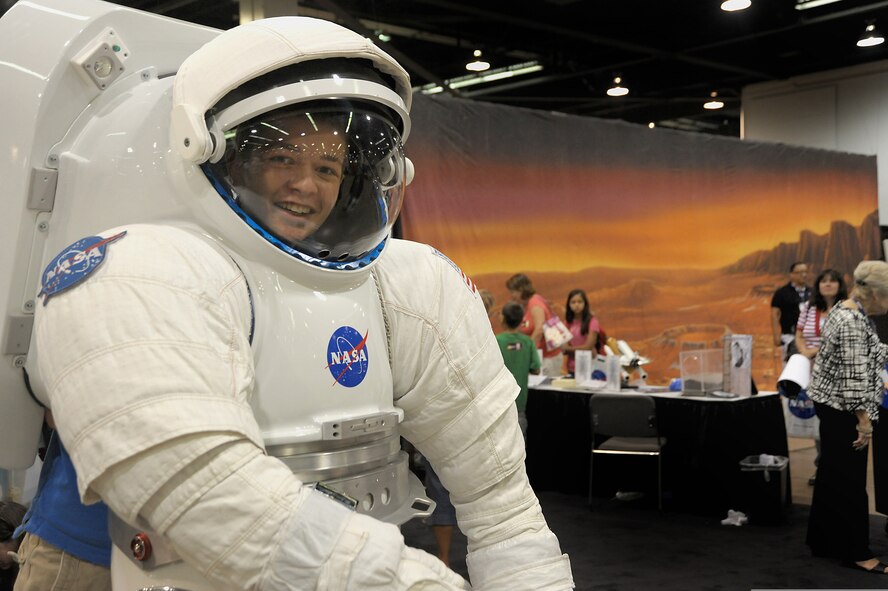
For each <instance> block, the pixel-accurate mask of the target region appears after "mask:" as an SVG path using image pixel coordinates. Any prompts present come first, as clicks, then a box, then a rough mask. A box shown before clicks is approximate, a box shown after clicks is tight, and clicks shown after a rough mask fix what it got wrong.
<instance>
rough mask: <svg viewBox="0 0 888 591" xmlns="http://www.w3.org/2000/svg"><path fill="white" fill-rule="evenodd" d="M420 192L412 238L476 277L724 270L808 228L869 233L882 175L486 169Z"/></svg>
mask: <svg viewBox="0 0 888 591" xmlns="http://www.w3.org/2000/svg"><path fill="white" fill-rule="evenodd" d="M476 164H478V163H476ZM418 170H419V168H418ZM416 185H417V186H416V187H414V186H411V187H410V192H409V194H408V198H407V199H408V201H412V202H411V203H410V204H409V205H408V206H407V208H408V210H407V211H408V214H407V215H406V216H405V237H407V238H411V239H416V240H421V241H423V242H429V243H431V244H433V245H434V246H435V247H437V248H439V249H440V250H442V251H443V252H445V253H446V254H447V255H448V256H450V258H452V259H453V260H454V261H456V262H457V263H458V264H459V265H461V266H462V268H463V270H465V271H466V272H467V273H469V274H477V273H488V272H495V271H504V270H516V269H522V270H528V271H531V270H549V271H576V270H579V269H583V268H588V267H595V266H608V267H623V268H696V269H712V268H718V267H721V266H725V265H728V264H730V263H733V262H734V261H736V260H738V259H739V258H741V257H743V256H745V255H748V254H750V253H752V252H754V251H756V250H762V249H770V248H773V247H774V246H776V245H777V244H778V243H780V242H795V241H797V240H798V239H799V233H800V232H801V231H802V230H810V231H812V232H814V233H816V234H823V233H826V232H827V231H828V230H829V226H830V224H831V223H832V222H833V221H834V220H845V221H847V222H849V223H851V224H852V225H855V226H856V225H859V224H860V222H861V221H862V220H863V218H864V217H865V216H866V215H867V214H869V213H871V212H872V211H874V210H875V209H876V207H877V197H876V184H875V175H872V178H870V177H869V176H868V175H861V174H860V173H859V171H851V172H843V171H841V170H829V169H827V170H813V169H806V170H801V171H795V173H794V174H789V173H788V172H787V171H782V170H768V171H755V170H753V171H749V170H746V171H742V173H739V172H736V171H728V172H727V173H726V172H725V171H724V170H716V171H700V170H658V169H656V168H652V169H640V168H639V169H632V168H624V169H616V168H614V167H609V168H607V169H595V168H589V167H586V168H582V169H579V168H578V169H570V170H568V169H564V168H562V169H552V168H546V167H540V168H538V169H535V170H528V169H527V168H520V167H519V168H516V167H514V166H505V165H495V164H490V163H486V164H484V165H483V166H482V165H480V164H479V165H478V166H472V167H468V168H467V169H466V170H465V175H461V176H460V178H458V179H453V180H451V181H449V182H448V184H447V186H446V187H444V186H441V185H440V184H435V183H429V184H428V185H423V184H422V182H421V181H420V182H418V183H416ZM801 196H803V198H801V199H800V197H801ZM800 202H801V203H803V204H804V205H803V206H802V207H800ZM411 208H413V209H412V210H411ZM467 211H468V214H467V213H466V212H467ZM451 220H452V222H451ZM451 224H454V225H451ZM467 224H468V227H467ZM457 228H458V231H455V230H456V229H457ZM531 228H532V232H530V231H529V230H530V229H531ZM519 245H520V246H519Z"/></svg>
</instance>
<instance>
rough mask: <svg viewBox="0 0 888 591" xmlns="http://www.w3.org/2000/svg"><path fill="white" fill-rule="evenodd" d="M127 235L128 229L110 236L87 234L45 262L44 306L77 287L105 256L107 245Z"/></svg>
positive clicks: (40, 295)
mask: <svg viewBox="0 0 888 591" xmlns="http://www.w3.org/2000/svg"><path fill="white" fill-rule="evenodd" d="M124 236H126V230H124V231H123V232H120V233H119V234H115V235H114V236H110V237H108V238H102V237H101V236H88V237H86V238H82V239H80V240H78V241H77V242H75V243H74V244H72V245H71V246H69V247H67V248H65V249H63V250H62V252H60V253H59V254H58V255H57V256H56V257H55V258H54V259H52V261H50V263H49V264H48V265H47V266H46V269H45V270H44V271H43V275H42V277H41V279H40V285H41V289H40V293H39V294H37V297H42V298H43V305H44V306H45V305H46V304H47V302H49V298H51V297H52V296H54V295H57V294H59V293H61V292H63V291H65V290H66V289H69V288H71V287H74V286H75V285H77V284H78V283H80V282H81V281H83V280H84V279H86V278H87V277H89V276H90V275H91V274H92V273H93V272H94V271H95V270H96V269H98V268H99V265H101V264H102V262H103V261H104V260H105V251H106V250H107V249H108V245H109V244H111V243H112V242H115V241H117V240H120V239H121V238H123V237H124Z"/></svg>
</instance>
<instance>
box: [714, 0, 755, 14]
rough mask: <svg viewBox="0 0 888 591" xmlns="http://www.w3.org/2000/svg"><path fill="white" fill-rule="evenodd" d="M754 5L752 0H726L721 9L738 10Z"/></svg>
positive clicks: (727, 10) (726, 10)
mask: <svg viewBox="0 0 888 591" xmlns="http://www.w3.org/2000/svg"><path fill="white" fill-rule="evenodd" d="M750 6H752V1H751V0H725V1H724V2H722V4H721V9H722V10H724V11H725V12H737V11H738V10H746V9H747V8H749V7H750Z"/></svg>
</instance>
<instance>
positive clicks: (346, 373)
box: [327, 326, 370, 388]
mask: <svg viewBox="0 0 888 591" xmlns="http://www.w3.org/2000/svg"><path fill="white" fill-rule="evenodd" d="M368 334H370V333H369V331H368V332H366V333H364V336H361V333H359V332H358V331H357V330H355V329H354V328H352V327H351V326H341V327H339V328H337V329H336V330H335V331H334V332H333V335H332V336H330V342H329V343H328V344H327V369H329V370H330V374H331V375H332V376H333V379H334V380H336V381H335V382H333V385H334V386H335V385H336V384H340V385H342V386H345V387H346V388H354V387H355V386H357V385H358V384H360V383H361V382H363V381H364V378H365V377H366V376H367V368H368V367H369V365H370V354H369V352H368V351H367V335H368Z"/></svg>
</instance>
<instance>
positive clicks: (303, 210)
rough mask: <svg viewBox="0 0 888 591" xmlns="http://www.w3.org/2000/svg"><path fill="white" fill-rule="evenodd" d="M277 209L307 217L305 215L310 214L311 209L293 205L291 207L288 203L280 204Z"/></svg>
mask: <svg viewBox="0 0 888 591" xmlns="http://www.w3.org/2000/svg"><path fill="white" fill-rule="evenodd" d="M278 207H280V208H281V209H285V210H287V211H289V212H290V213H296V214H299V215H307V214H309V213H311V208H310V207H305V206H304V205H295V204H292V205H291V204H289V203H281V204H279V205H278Z"/></svg>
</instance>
